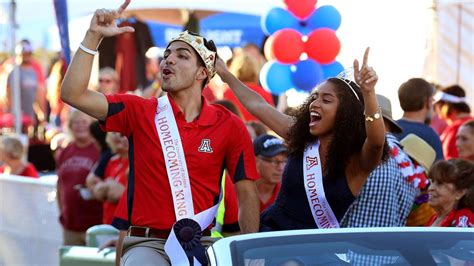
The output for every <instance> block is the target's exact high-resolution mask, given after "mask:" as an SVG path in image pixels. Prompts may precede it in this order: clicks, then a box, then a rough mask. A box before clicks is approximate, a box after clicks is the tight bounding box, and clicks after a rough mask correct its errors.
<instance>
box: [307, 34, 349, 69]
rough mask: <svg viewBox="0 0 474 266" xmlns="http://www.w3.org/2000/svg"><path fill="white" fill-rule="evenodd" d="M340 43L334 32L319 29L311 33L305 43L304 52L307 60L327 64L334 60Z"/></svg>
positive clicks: (339, 48)
mask: <svg viewBox="0 0 474 266" xmlns="http://www.w3.org/2000/svg"><path fill="white" fill-rule="evenodd" d="M340 50H341V43H340V42H339V38H337V36H336V32H335V31H334V30H331V29H328V28H320V29H317V30H314V31H313V32H311V33H310V34H309V36H308V40H307V41H306V46H305V52H306V54H307V55H308V57H309V58H311V59H313V60H315V61H316V62H318V63H320V64H329V63H331V62H333V61H334V60H336V56H337V55H338V54H339V51H340Z"/></svg>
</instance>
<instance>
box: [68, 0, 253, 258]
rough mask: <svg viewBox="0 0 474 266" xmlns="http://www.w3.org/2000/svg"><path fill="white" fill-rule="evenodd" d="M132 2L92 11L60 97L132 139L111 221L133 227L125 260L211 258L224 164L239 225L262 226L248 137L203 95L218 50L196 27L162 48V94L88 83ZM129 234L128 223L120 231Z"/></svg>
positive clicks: (237, 121)
mask: <svg viewBox="0 0 474 266" xmlns="http://www.w3.org/2000/svg"><path fill="white" fill-rule="evenodd" d="M129 2H130V1H126V2H125V3H124V4H123V5H122V6H121V7H120V8H119V9H118V10H105V9H100V10H97V11H96V12H95V13H94V15H93V17H92V20H91V23H90V27H89V29H88V31H87V33H86V36H85V38H84V40H83V41H82V43H81V45H80V46H79V48H80V49H79V50H78V52H77V53H76V54H75V56H74V59H73V60H72V63H71V65H70V66H69V68H68V71H67V73H66V76H65V79H64V82H63V85H62V90H61V99H62V100H63V101H64V102H65V103H67V104H69V105H71V106H73V107H75V108H77V109H80V110H82V111H84V112H86V113H88V114H90V115H91V116H93V117H95V118H97V119H99V120H100V121H102V125H103V128H104V129H105V130H106V131H116V132H120V133H121V134H123V135H124V136H127V137H128V138H129V143H130V148H129V150H130V152H129V153H130V155H129V160H130V171H129V177H128V187H127V191H126V192H125V193H124V194H123V195H124V196H123V197H122V198H121V199H120V202H119V205H118V206H117V211H116V213H115V219H114V220H113V222H112V224H113V225H114V226H116V227H117V228H119V229H121V230H127V229H128V236H127V237H126V238H125V241H124V245H123V246H124V247H123V252H124V254H123V257H122V259H121V263H122V264H123V265H146V264H150V263H153V264H155V265H169V264H173V265H183V264H184V265H186V264H192V263H193V261H198V262H199V263H201V264H207V258H206V255H205V253H204V252H203V251H204V250H205V249H204V247H203V245H204V246H206V245H210V244H211V243H212V242H213V240H212V239H211V238H209V237H207V236H206V235H208V234H210V231H209V228H210V227H212V225H211V223H212V220H213V219H214V217H215V210H217V207H218V205H217V204H216V203H217V202H219V198H220V195H221V191H220V184H221V183H220V181H221V177H222V173H223V170H224V169H227V171H228V173H229V175H230V176H231V178H232V180H233V182H234V183H235V187H236V191H237V195H238V200H239V225H240V229H241V232H242V233H252V232H256V231H257V230H258V226H259V207H258V196H257V189H256V186H255V182H254V180H256V179H257V178H258V174H257V171H256V166H255V158H254V154H253V149H252V142H251V140H250V136H249V135H248V133H247V130H246V128H245V125H244V124H243V122H242V121H241V120H240V119H239V118H237V117H236V116H234V115H232V114H231V113H230V112H229V111H228V110H227V109H225V108H224V107H222V106H219V105H212V104H209V103H207V101H206V100H205V99H204V98H203V97H202V89H203V88H204V86H205V85H206V84H207V82H208V81H209V80H210V79H211V78H212V77H213V76H214V74H215V73H216V70H215V59H216V56H217V54H216V47H215V46H214V43H213V42H212V41H208V40H206V39H204V38H203V37H201V36H199V35H195V34H192V33H189V32H182V33H181V34H179V35H178V36H177V37H176V38H174V39H173V40H172V41H171V42H170V43H169V44H168V46H167V47H166V50H165V52H164V59H163V60H162V62H161V66H160V68H161V75H160V84H161V85H162V89H163V91H165V92H167V95H166V96H163V97H160V98H159V99H156V98H153V99H144V98H141V97H138V96H134V95H127V94H123V95H122V94H118V95H104V94H101V93H97V92H95V91H91V90H88V89H87V85H88V82H89V77H90V72H91V68H92V62H93V59H94V55H96V54H97V51H96V49H97V47H98V45H99V44H100V42H101V40H102V38H104V37H110V36H115V35H118V34H121V33H125V32H132V31H133V28H131V27H117V24H116V22H115V21H116V19H117V18H119V16H120V14H121V13H122V12H123V11H124V10H125V8H126V7H127V5H128V4H129ZM126 234H127V232H126V231H122V233H121V238H124V237H125V235H126ZM201 236H202V238H201ZM119 245H120V244H119ZM120 251H121V249H120V247H119V248H118V252H119V253H120Z"/></svg>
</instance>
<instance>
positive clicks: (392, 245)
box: [207, 227, 474, 266]
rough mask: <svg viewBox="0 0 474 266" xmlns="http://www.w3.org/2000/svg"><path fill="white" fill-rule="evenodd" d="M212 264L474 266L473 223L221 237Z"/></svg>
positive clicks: (213, 248)
mask: <svg viewBox="0 0 474 266" xmlns="http://www.w3.org/2000/svg"><path fill="white" fill-rule="evenodd" d="M207 253H208V257H209V260H210V263H211V265H249V266H253V265H259V266H260V265H285V266H290V265H291V266H299V265H474V228H448V227H396V228H394V227H391V228H344V229H310V230H294V231H279V232H268V233H256V234H247V235H239V236H234V237H228V238H224V239H222V240H219V241H217V242H216V243H214V244H213V245H212V246H211V247H210V248H208V250H207Z"/></svg>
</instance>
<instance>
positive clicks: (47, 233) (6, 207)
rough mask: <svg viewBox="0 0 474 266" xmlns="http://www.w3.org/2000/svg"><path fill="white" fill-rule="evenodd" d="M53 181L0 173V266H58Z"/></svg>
mask: <svg viewBox="0 0 474 266" xmlns="http://www.w3.org/2000/svg"><path fill="white" fill-rule="evenodd" d="M56 181H57V176H48V177H42V178H39V179H34V178H27V177H21V176H12V175H3V174H0V265H53V266H54V265H59V255H58V254H59V253H58V252H59V247H60V246H61V244H62V233H61V232H62V231H61V225H60V224H59V220H58V217H59V211H58V207H57V202H56Z"/></svg>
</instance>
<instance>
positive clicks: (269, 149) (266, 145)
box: [253, 134, 288, 157]
mask: <svg viewBox="0 0 474 266" xmlns="http://www.w3.org/2000/svg"><path fill="white" fill-rule="evenodd" d="M253 149H254V152H255V155H257V156H258V155H260V156H264V157H273V156H276V155H278V154H280V153H282V152H285V153H286V152H287V151H288V150H287V148H286V146H285V145H284V144H283V141H282V140H281V139H279V138H277V137H275V136H272V135H268V134H264V135H260V136H258V137H256V138H255V140H254V141H253Z"/></svg>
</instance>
